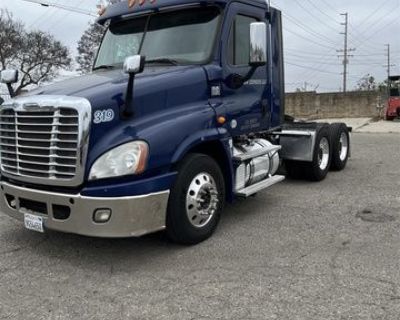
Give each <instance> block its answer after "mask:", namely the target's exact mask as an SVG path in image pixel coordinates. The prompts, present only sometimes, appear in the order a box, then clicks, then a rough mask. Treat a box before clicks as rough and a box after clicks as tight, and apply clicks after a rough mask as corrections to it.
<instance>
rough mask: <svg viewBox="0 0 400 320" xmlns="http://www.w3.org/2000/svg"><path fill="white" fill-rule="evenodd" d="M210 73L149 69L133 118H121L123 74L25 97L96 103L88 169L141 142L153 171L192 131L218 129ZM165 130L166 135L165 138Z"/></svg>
mask: <svg viewBox="0 0 400 320" xmlns="http://www.w3.org/2000/svg"><path fill="white" fill-rule="evenodd" d="M205 69H206V68H204V67H202V66H168V67H155V66H154V67H147V68H146V70H145V72H144V73H142V74H140V75H137V76H136V78H135V83H134V101H133V103H134V112H135V114H134V116H132V117H130V118H128V119H126V118H123V117H121V110H122V108H123V106H124V102H125V101H124V100H125V92H126V88H127V85H128V76H127V75H126V74H124V73H123V72H122V70H105V71H98V72H95V73H92V74H89V75H86V76H81V77H77V78H74V79H70V80H67V81H63V82H59V83H55V84H53V85H50V86H47V87H43V88H39V89H37V90H34V91H31V92H29V93H28V94H27V95H25V97H29V96H32V95H56V96H58V95H61V96H63V95H65V96H75V97H81V98H85V99H87V100H88V101H89V102H90V103H91V107H92V121H91V129H90V139H89V152H88V159H87V161H88V163H87V168H90V167H91V165H92V164H93V162H94V161H95V160H96V159H97V158H98V157H99V156H100V155H102V154H104V153H105V152H106V151H107V150H110V149H112V148H113V147H116V146H118V145H121V144H123V143H126V142H129V141H132V140H138V139H139V140H145V141H147V142H148V143H149V145H150V146H151V149H152V154H151V158H150V160H149V161H150V162H149V170H150V169H151V168H154V167H157V166H159V163H158V162H157V161H159V159H160V157H162V152H163V150H164V149H165V148H167V147H168V145H171V144H173V143H176V146H175V145H174V147H172V149H171V150H175V149H176V148H178V146H179V144H180V143H182V141H183V139H186V138H187V137H189V136H190V134H192V132H202V130H206V129H209V128H210V127H212V126H213V121H212V119H214V117H215V111H214V110H213V109H212V108H211V107H210V105H209V97H210V93H209V84H208V77H207V74H208V73H207V72H206V71H205ZM102 115H107V117H102ZM110 115H111V116H110ZM177 128H179V130H177ZM160 132H166V133H163V134H161V135H160ZM167 137H169V139H167ZM172 137H174V138H173V139H172Z"/></svg>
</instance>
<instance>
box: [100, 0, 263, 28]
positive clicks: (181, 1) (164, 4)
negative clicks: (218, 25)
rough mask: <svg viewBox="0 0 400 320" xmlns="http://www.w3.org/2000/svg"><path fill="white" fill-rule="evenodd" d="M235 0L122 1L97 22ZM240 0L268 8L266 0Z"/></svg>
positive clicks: (102, 22) (221, 3)
mask: <svg viewBox="0 0 400 320" xmlns="http://www.w3.org/2000/svg"><path fill="white" fill-rule="evenodd" d="M233 1H235V0H156V1H155V2H154V3H153V4H151V3H150V1H146V2H145V3H144V4H143V5H142V6H139V5H138V4H136V5H134V6H133V7H132V8H129V6H128V1H127V0H125V1H121V2H118V3H116V4H113V5H111V6H108V7H107V9H106V11H105V13H104V14H103V15H102V16H101V17H99V18H98V19H97V23H99V24H104V23H105V22H106V21H108V20H110V19H111V20H113V19H119V18H125V17H128V16H131V15H136V14H144V13H146V12H157V11H160V10H162V9H164V8H174V7H176V8H179V7H187V6H191V5H198V4H199V5H202V4H203V5H213V4H214V5H219V6H221V7H225V6H226V5H228V4H229V3H230V2H233ZM240 2H243V3H249V4H252V5H256V6H259V7H262V8H265V9H267V7H268V5H267V2H266V0H241V1H240Z"/></svg>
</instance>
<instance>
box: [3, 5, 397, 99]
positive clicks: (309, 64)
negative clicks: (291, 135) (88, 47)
mask: <svg viewBox="0 0 400 320" xmlns="http://www.w3.org/2000/svg"><path fill="white" fill-rule="evenodd" d="M159 1H162V0H159ZM50 2H53V3H58V4H62V5H68V6H69V7H76V8H80V9H83V10H88V11H92V12H96V4H97V3H98V0H69V1H63V0H50ZM272 5H273V6H275V7H277V8H279V9H281V10H282V12H283V21H284V48H285V74H286V90H287V91H294V90H296V89H302V90H317V91H318V92H328V91H338V90H341V89H342V88H343V75H342V73H343V64H342V61H343V58H342V57H338V55H341V54H342V52H338V50H343V47H344V35H343V34H341V33H343V32H344V25H342V24H341V23H343V22H344V16H343V15H341V14H343V13H348V15H349V29H348V30H349V40H348V43H349V49H350V50H351V51H350V52H349V54H350V55H351V56H350V57H349V65H348V70H349V75H348V89H349V90H352V89H354V88H355V87H356V85H357V82H358V81H359V80H360V79H361V78H362V77H363V76H365V75H367V74H370V75H372V76H374V77H375V78H376V81H377V82H382V81H384V80H385V79H386V77H387V67H386V65H387V47H386V46H385V45H386V44H390V45H391V64H395V66H392V67H391V70H392V74H400V0H272ZM0 8H1V9H7V10H9V11H10V12H12V14H13V16H14V18H16V19H18V20H21V21H22V22H23V23H24V24H25V26H26V27H27V29H40V30H43V31H47V32H50V33H52V34H54V36H55V37H56V38H57V39H59V40H61V41H62V42H63V43H64V44H65V45H67V46H68V47H69V48H70V51H71V54H72V55H76V47H77V42H78V40H79V38H80V36H81V35H82V33H83V31H84V30H85V29H86V28H87V26H88V25H89V23H90V22H91V21H93V20H94V18H92V17H90V16H87V15H82V14H77V13H73V12H68V11H64V10H61V9H57V8H51V7H50V8H48V7H43V6H40V5H38V4H33V3H29V2H25V1H23V0H0Z"/></svg>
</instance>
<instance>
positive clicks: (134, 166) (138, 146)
mask: <svg viewBox="0 0 400 320" xmlns="http://www.w3.org/2000/svg"><path fill="white" fill-rule="evenodd" d="M148 154H149V146H148V144H147V143H146V142H144V141H134V142H129V143H126V144H123V145H121V146H119V147H116V148H114V149H112V150H110V151H108V152H107V153H105V154H103V155H102V156H101V157H100V158H98V159H97V160H96V162H95V163H94V165H93V166H92V169H91V170H90V174H89V180H97V179H104V178H111V177H119V176H125V175H129V174H139V173H142V172H143V171H144V170H145V169H146V164H147V158H148Z"/></svg>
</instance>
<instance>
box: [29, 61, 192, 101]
mask: <svg viewBox="0 0 400 320" xmlns="http://www.w3.org/2000/svg"><path fill="white" fill-rule="evenodd" d="M198 68H199V67H198ZM193 69H196V67H193V66H173V67H146V69H145V71H144V72H143V73H142V74H139V75H137V76H136V79H135V93H136V94H139V95H140V91H142V90H143V89H144V88H143V86H142V84H143V85H150V83H149V82H160V81H161V82H163V81H164V80H165V78H168V77H170V76H172V77H173V76H174V74H175V75H176V74H177V73H182V72H185V71H188V70H193ZM127 84H128V76H127V75H126V74H124V73H123V72H122V70H121V69H115V70H100V71H96V72H93V73H91V74H88V75H83V76H79V77H76V78H71V79H69V80H65V81H62V82H58V83H54V84H51V85H48V86H44V87H41V88H38V89H36V90H32V91H30V92H29V93H27V94H25V96H31V95H42V94H44V95H66V96H77V97H83V98H86V99H88V100H89V101H91V102H92V100H97V98H98V97H99V96H104V95H107V94H110V93H111V94H112V95H113V96H114V95H118V94H123V93H125V90H126V86H127ZM147 89H148V88H147ZM162 89H164V88H163V87H162V86H161V87H159V86H158V87H157V88H153V90H154V91H159V90H162ZM110 91H112V92H110ZM137 91H139V92H138V93H137ZM146 91H147V90H146Z"/></svg>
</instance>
